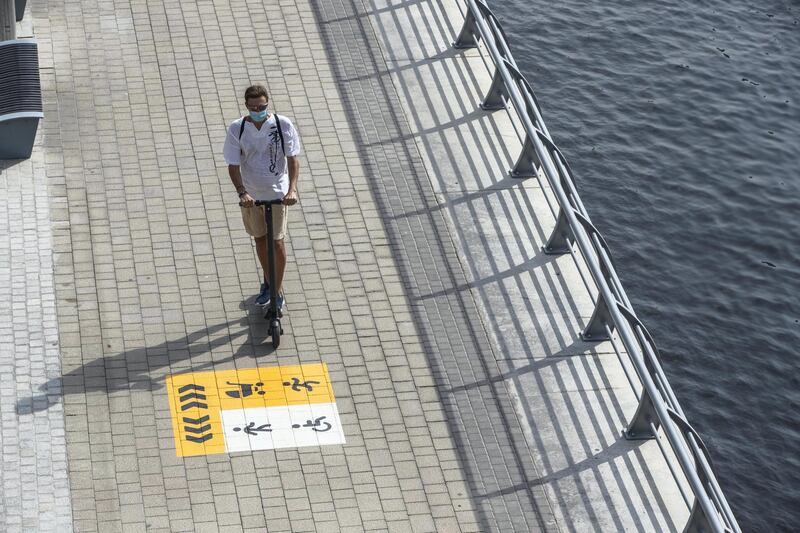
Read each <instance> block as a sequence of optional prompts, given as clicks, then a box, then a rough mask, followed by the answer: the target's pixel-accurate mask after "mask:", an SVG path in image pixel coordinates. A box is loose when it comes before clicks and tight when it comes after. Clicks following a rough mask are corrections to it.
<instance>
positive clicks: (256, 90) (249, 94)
mask: <svg viewBox="0 0 800 533" xmlns="http://www.w3.org/2000/svg"><path fill="white" fill-rule="evenodd" d="M262 96H263V97H265V98H266V99H267V101H269V95H268V94H267V89H266V88H265V87H264V86H263V85H251V86H250V87H248V88H247V89H245V91H244V101H245V102H247V101H248V100H250V99H251V98H261V97H262Z"/></svg>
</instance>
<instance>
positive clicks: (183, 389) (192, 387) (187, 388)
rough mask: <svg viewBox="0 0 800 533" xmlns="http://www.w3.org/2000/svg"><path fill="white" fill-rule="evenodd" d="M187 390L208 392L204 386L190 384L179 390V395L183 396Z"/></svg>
mask: <svg viewBox="0 0 800 533" xmlns="http://www.w3.org/2000/svg"><path fill="white" fill-rule="evenodd" d="M187 390H206V388H205V387H203V386H202V385H195V384H194V383H189V384H188V385H184V386H183V387H181V388H180V389H178V394H183V393H184V392H186V391H187Z"/></svg>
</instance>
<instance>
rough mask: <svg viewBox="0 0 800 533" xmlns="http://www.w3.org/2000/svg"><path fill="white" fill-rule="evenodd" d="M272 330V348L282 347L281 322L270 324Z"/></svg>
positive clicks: (274, 321) (276, 321)
mask: <svg viewBox="0 0 800 533" xmlns="http://www.w3.org/2000/svg"><path fill="white" fill-rule="evenodd" d="M270 329H271V330H272V347H273V348H277V347H278V346H280V345H281V323H280V321H279V320H273V321H272V324H270Z"/></svg>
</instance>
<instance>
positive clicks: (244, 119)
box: [239, 113, 286, 157]
mask: <svg viewBox="0 0 800 533" xmlns="http://www.w3.org/2000/svg"><path fill="white" fill-rule="evenodd" d="M245 122H247V117H242V125H241V126H239V143H240V145H239V150H240V151H241V141H242V134H243V133H244V123H245ZM275 125H276V126H278V137H280V139H281V150H283V156H284V157H286V142H285V141H284V140H283V128H282V127H281V119H280V118H279V116H278V114H277V113H275Z"/></svg>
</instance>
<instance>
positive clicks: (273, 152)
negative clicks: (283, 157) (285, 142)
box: [269, 125, 278, 174]
mask: <svg viewBox="0 0 800 533" xmlns="http://www.w3.org/2000/svg"><path fill="white" fill-rule="evenodd" d="M269 140H270V143H269V171H270V172H272V173H273V174H274V173H275V166H276V165H277V163H278V127H277V125H276V126H273V127H272V130H271V131H270V132H269Z"/></svg>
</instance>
